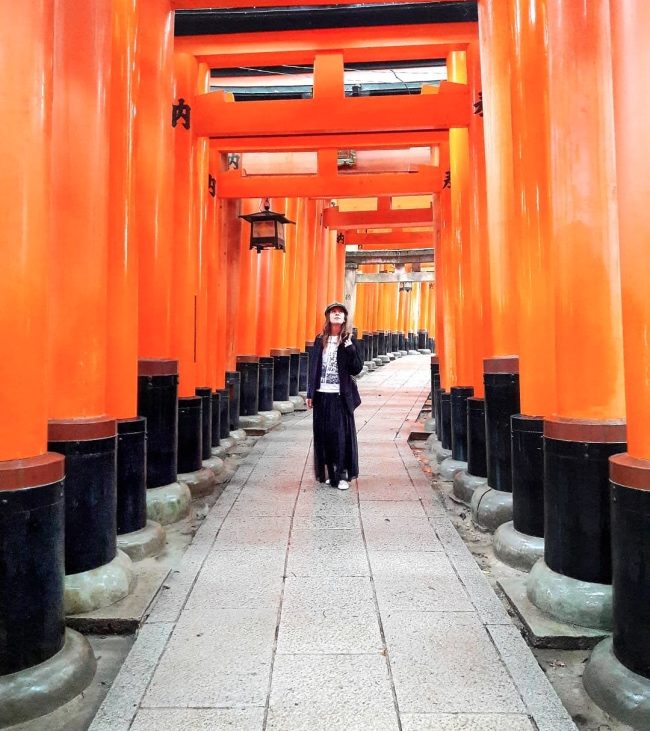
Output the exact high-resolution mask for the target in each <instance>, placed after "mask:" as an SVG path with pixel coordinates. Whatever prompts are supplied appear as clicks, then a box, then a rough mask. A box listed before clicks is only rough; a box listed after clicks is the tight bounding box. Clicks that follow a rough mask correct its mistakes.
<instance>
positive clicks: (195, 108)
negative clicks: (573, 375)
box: [192, 82, 471, 139]
mask: <svg viewBox="0 0 650 731" xmlns="http://www.w3.org/2000/svg"><path fill="white" fill-rule="evenodd" d="M469 102H470V100H469V93H468V90H467V87H465V86H462V85H451V84H446V82H442V84H441V86H440V92H439V93H438V94H422V95H421V94H412V95H405V96H402V97H400V101H399V104H395V100H394V98H392V97H390V96H374V97H345V98H343V97H342V98H341V99H339V100H338V101H337V102H336V103H333V100H332V98H331V97H325V98H322V97H320V98H319V97H315V98H313V99H289V100H277V101H276V100H271V101H268V100H265V101H244V102H232V101H228V100H226V99H225V95H224V94H223V93H222V92H212V93H210V94H199V95H198V96H196V97H195V98H194V99H193V101H192V125H193V128H194V134H196V135H199V136H206V137H230V138H233V139H236V138H237V137H261V136H266V135H283V136H286V135H287V134H292V135H319V134H332V133H336V134H346V133H353V134H356V133H359V132H365V133H372V132H393V131H402V132H412V131H417V130H430V131H432V132H433V131H436V130H441V129H449V127H466V126H467V124H468V123H469V116H470V109H471V105H470V103H469Z"/></svg>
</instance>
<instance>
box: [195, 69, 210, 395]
mask: <svg viewBox="0 0 650 731" xmlns="http://www.w3.org/2000/svg"><path fill="white" fill-rule="evenodd" d="M209 82H210V69H209V68H208V67H207V66H206V65H205V64H204V63H200V64H199V67H198V72H197V75H196V82H195V83H196V87H197V91H198V92H199V93H202V92H204V91H207V89H209ZM194 156H195V170H196V178H195V179H196V196H195V197H196V203H195V205H196V221H197V231H196V237H197V250H198V257H197V265H198V272H197V287H198V297H197V312H196V383H197V386H202V387H205V386H207V385H208V383H209V381H208V351H209V347H210V346H209V342H208V321H209V318H210V313H209V310H208V299H209V286H210V285H209V273H208V270H209V254H208V249H207V247H208V228H209V227H208V209H209V204H208V199H209V198H211V196H210V191H209V187H208V169H209V166H210V143H209V140H208V139H207V138H205V137H200V138H198V139H197V140H196V144H195V150H194Z"/></svg>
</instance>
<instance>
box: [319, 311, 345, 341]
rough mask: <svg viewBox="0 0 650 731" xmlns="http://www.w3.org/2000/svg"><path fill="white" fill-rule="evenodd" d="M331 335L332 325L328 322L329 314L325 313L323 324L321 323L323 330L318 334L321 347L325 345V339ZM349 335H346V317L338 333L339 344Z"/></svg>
mask: <svg viewBox="0 0 650 731" xmlns="http://www.w3.org/2000/svg"><path fill="white" fill-rule="evenodd" d="M331 334H332V323H331V322H330V318H329V312H328V313H327V317H326V318H325V322H324V323H323V329H322V330H321V331H320V333H319V334H318V337H319V338H320V341H321V343H323V345H327V338H329V337H330V335H331ZM348 335H349V333H348V316H347V315H346V316H345V320H344V321H343V324H342V325H341V332H340V333H339V343H342V342H343V341H344V340H345V338H346V337H347V336H348Z"/></svg>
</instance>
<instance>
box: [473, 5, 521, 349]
mask: <svg viewBox="0 0 650 731" xmlns="http://www.w3.org/2000/svg"><path fill="white" fill-rule="evenodd" d="M479 40H480V49H481V77H482V100H483V123H484V134H485V167H486V175H487V180H488V181H489V182H488V186H487V221H488V230H487V233H488V236H487V241H486V243H487V246H488V251H489V263H490V309H491V316H492V340H493V342H492V355H497V356H498V355H511V354H513V353H514V354H516V353H517V349H518V340H517V337H518V331H517V320H516V301H515V297H516V289H515V284H516V282H515V273H516V270H515V255H516V248H517V247H515V246H512V234H513V228H512V227H513V222H514V190H513V177H512V175H513V168H512V124H511V99H510V94H511V92H510V63H511V54H512V37H511V25H510V18H509V8H508V2H503V0H480V2H479Z"/></svg>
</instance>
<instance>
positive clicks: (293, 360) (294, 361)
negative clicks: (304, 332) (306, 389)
mask: <svg viewBox="0 0 650 731" xmlns="http://www.w3.org/2000/svg"><path fill="white" fill-rule="evenodd" d="M288 350H289V351H290V355H289V396H297V395H298V381H299V378H300V351H299V350H298V348H288Z"/></svg>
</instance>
